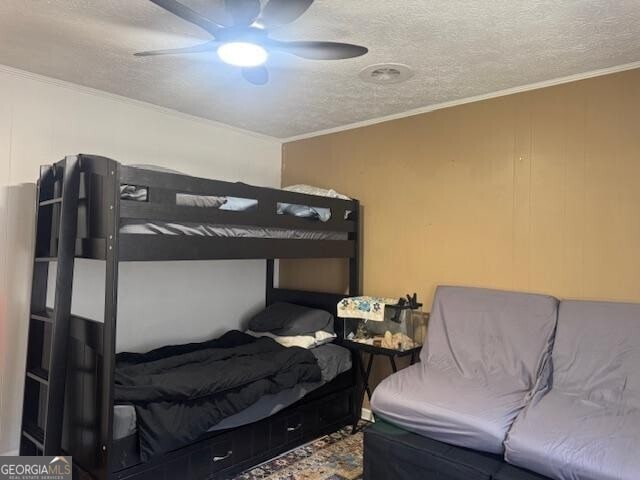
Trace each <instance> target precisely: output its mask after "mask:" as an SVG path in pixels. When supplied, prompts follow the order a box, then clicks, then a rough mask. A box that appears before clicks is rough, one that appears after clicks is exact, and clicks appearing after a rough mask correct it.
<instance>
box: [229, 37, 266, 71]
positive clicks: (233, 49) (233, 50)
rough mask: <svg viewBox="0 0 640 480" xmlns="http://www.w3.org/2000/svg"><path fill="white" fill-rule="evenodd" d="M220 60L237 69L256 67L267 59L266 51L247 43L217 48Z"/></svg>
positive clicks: (235, 43)
mask: <svg viewBox="0 0 640 480" xmlns="http://www.w3.org/2000/svg"><path fill="white" fill-rule="evenodd" d="M218 56H219V57H220V60H222V61H223V62H225V63H228V64H230V65H235V66H237V67H257V66H258V65H262V64H263V63H264V62H266V61H267V58H269V54H268V53H267V51H266V50H265V49H264V48H263V47H261V46H260V45H256V44H255V43H248V42H229V43H224V44H222V45H220V47H219V48H218Z"/></svg>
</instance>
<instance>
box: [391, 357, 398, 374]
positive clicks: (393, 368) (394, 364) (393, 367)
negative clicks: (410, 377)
mask: <svg viewBox="0 0 640 480" xmlns="http://www.w3.org/2000/svg"><path fill="white" fill-rule="evenodd" d="M389 360H390V361H391V369H392V370H393V373H398V367H396V361H395V360H394V359H393V355H389Z"/></svg>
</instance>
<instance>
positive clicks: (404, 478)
mask: <svg viewBox="0 0 640 480" xmlns="http://www.w3.org/2000/svg"><path fill="white" fill-rule="evenodd" d="M390 478H393V479H394V480H415V479H417V478H437V479H438V480H549V479H548V477H543V476H541V475H538V474H535V473H532V472H528V471H526V470H522V469H520V468H517V467H513V466H512V465H509V464H507V463H506V462H505V461H504V460H503V459H502V457H500V456H498V455H492V454H488V453H483V452H478V451H475V450H470V449H467V448H461V447H456V446H453V445H449V444H446V443H442V442H438V441H436V440H432V439H430V438H426V437H422V436H420V435H417V434H415V433H411V432H408V431H406V430H403V429H400V428H398V427H396V426H393V425H391V424H389V423H386V422H384V421H381V420H376V423H374V424H372V425H370V426H369V427H368V428H367V429H366V430H365V432H364V477H363V480H388V479H390Z"/></svg>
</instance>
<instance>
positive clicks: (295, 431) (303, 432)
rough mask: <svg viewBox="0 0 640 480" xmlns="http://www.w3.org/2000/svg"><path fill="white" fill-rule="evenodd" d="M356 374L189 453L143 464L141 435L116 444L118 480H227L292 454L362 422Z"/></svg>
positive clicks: (208, 438)
mask: <svg viewBox="0 0 640 480" xmlns="http://www.w3.org/2000/svg"><path fill="white" fill-rule="evenodd" d="M354 400H355V387H354V372H353V369H350V370H348V371H346V372H344V373H341V374H339V375H338V376H337V377H336V378H334V379H333V380H331V381H330V382H328V383H326V384H324V385H323V386H321V387H319V388H317V389H315V390H313V391H312V392H310V393H308V394H307V395H305V396H304V397H303V398H302V399H300V400H298V401H297V402H295V403H294V404H293V405H290V406H288V407H286V408H284V409H282V410H280V411H279V412H277V413H275V414H273V415H270V416H268V417H266V418H263V419H262V420H259V421H254V422H252V423H249V424H246V425H242V426H239V427H236V428H231V429H225V430H216V431H213V432H209V433H208V434H206V435H205V436H204V437H203V438H202V439H201V440H199V441H197V442H195V443H193V444H190V445H188V446H186V447H183V448H180V449H177V450H175V451H172V452H169V453H167V454H164V455H161V456H159V457H157V458H153V459H151V460H150V461H148V462H144V463H141V462H140V460H139V458H140V456H139V451H138V441H137V438H136V435H129V436H127V437H124V438H121V439H119V440H115V441H114V445H113V451H112V455H111V458H112V459H113V460H112V465H111V470H112V472H114V473H113V477H112V478H114V479H119V480H120V479H122V480H125V479H126V480H147V479H149V480H152V479H153V480H162V479H165V480H170V479H175V478H185V479H193V480H196V479H198V480H200V479H205V478H206V479H212V480H214V479H215V480H218V479H220V480H221V479H227V478H230V477H232V476H233V475H236V474H238V473H240V472H242V471H244V470H246V469H248V468H250V467H252V466H255V465H258V464H260V463H262V462H264V461H266V460H268V459H270V458H273V457H275V456H277V455H279V454H281V453H283V452H286V451H287V450H290V449H291V448H294V447H296V446H298V445H301V444H303V443H305V442H308V441H310V440H313V439H314V438H317V437H319V436H322V435H325V434H327V433H330V432H333V431H336V430H338V429H340V428H342V427H343V426H345V425H350V424H352V423H353V422H354V420H355V418H356V416H358V414H357V413H356V406H355V401H354Z"/></svg>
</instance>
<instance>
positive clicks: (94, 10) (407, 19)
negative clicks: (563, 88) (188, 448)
mask: <svg viewBox="0 0 640 480" xmlns="http://www.w3.org/2000/svg"><path fill="white" fill-rule="evenodd" d="M212 1H213V2H215V1H216V0H209V2H212ZM184 3H185V4H188V5H190V6H192V7H193V8H195V9H199V10H206V5H207V0H184ZM273 36H274V37H276V38H278V39H284V40H289V39H309V40H333V41H345V42H352V43H358V44H362V45H365V46H368V47H369V49H370V52H369V54H367V55H365V56H364V57H361V58H357V59H352V60H341V61H332V62H321V61H315V62H314V61H308V60H302V59H299V58H296V57H292V56H288V55H285V54H273V55H272V56H271V58H270V60H269V68H270V70H271V82H270V84H269V85H267V86H263V87H256V86H252V85H250V84H247V83H246V82H244V81H243V80H242V79H241V77H240V74H239V72H238V71H237V70H236V69H235V68H233V67H230V66H228V65H224V64H222V63H220V61H219V60H217V58H216V55H215V54H195V55H187V56H180V57H177V56H167V57H162V58H160V57H146V58H139V57H133V55H132V53H133V52H135V51H139V50H150V49H156V48H175V47H183V46H188V45H191V44H194V43H197V42H199V41H201V40H203V39H207V38H208V37H207V35H206V34H204V33H203V32H201V31H200V30H199V29H198V28H197V27H194V26H192V25H190V24H188V23H186V22H184V21H182V20H181V19H179V18H177V17H174V16H172V15H171V14H168V13H166V12H165V11H163V10H162V9H160V8H158V7H156V6H155V5H153V4H151V3H150V2H148V1H146V0H1V1H0V63H1V64H5V65H9V66H13V67H17V68H20V69H24V70H28V71H31V72H34V73H39V74H43V75H47V76H50V77H55V78H58V79H62V80H67V81H70V82H73V83H77V84H81V85H86V86H90V87H93V88H96V89H100V90H104V91H107V92H111V93H115V94H119V95H123V96H126V97H131V98H134V99H138V100H143V101H147V102H150V103H153V104H157V105H161V106H164V107H168V108H172V109H175V110H179V111H182V112H185V113H190V114H192V115H196V116H200V117H204V118H209V119H212V120H216V121H219V122H223V123H226V124H229V125H233V126H236V127H240V128H244V129H248V130H252V131H255V132H259V133H264V134H267V135H271V136H275V137H280V138H284V137H290V136H294V135H299V134H302V133H307V132H312V131H318V130H322V129H327V128H333V127H338V126H341V125H345V124H349V123H353V122H358V121H363V120H368V119H372V118H377V117H381V116H385V115H391V114H397V113H400V112H403V111H407V110H411V109H416V108H420V107H426V106H428V105H434V104H439V103H442V102H448V101H453V100H456V99H461V98H465V97H471V96H476V95H481V94H486V93H490V92H495V91H499V90H503V89H506V88H511V87H516V86H520V85H526V84H530V83H534V82H539V81H543V80H549V79H553V78H558V77H563V76H567V75H572V74H577V73H582V72H587V71H591V70H596V69H601V68H606V67H611V66H615V65H621V64H625V63H631V62H635V61H639V60H640V1H639V0H562V1H558V0H401V1H392V2H390V1H388V0H316V2H315V4H314V5H313V6H312V7H311V8H310V9H309V10H308V12H307V13H306V14H305V15H304V16H303V17H301V18H300V19H299V20H298V21H296V22H295V23H294V24H291V25H289V26H287V27H285V28H282V29H279V30H277V31H274V32H273ZM378 62H400V63H406V64H408V65H410V66H412V67H413V68H414V70H415V72H416V73H415V76H414V77H413V78H411V79H410V80H409V81H407V82H406V83H402V84H397V85H387V86H380V85H372V84H368V83H364V82H363V81H362V80H360V79H359V78H358V72H359V71H360V70H361V69H362V68H363V67H365V66H367V65H369V64H371V63H378Z"/></svg>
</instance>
